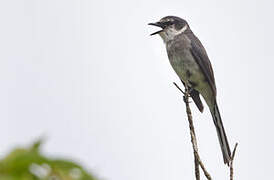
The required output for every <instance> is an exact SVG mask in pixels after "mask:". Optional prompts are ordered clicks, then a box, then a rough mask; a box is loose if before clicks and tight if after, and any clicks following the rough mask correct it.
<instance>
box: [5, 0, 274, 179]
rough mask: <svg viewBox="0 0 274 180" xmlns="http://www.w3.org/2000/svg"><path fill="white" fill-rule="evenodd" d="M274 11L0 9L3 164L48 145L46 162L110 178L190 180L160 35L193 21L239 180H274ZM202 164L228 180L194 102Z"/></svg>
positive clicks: (60, 1)
mask: <svg viewBox="0 0 274 180" xmlns="http://www.w3.org/2000/svg"><path fill="white" fill-rule="evenodd" d="M273 5H274V4H273V1H270V0H262V1H260V2H258V1H255V0H242V1H238V0H230V1H218V0H208V1H204V0H197V1H184V0H177V1H159V0H151V1H146V0H135V1H130V0H116V1H107V0H101V1H90V0H80V1H79V0H47V1H42V0H9V1H0V23H1V28H0V49H1V53H0V59H1V61H0V82H1V88H0V121H1V126H0V142H1V148H0V157H3V156H4V155H5V154H6V153H7V152H9V150H11V149H12V148H13V147H15V146H16V145H26V144H29V143H31V142H32V141H33V140H35V139H36V138H38V137H40V136H45V137H47V141H46V143H45V145H44V152H45V154H47V155H51V156H53V157H57V156H62V157H69V158H72V159H74V160H76V161H78V162H80V163H82V164H84V165H85V166H86V167H87V168H88V169H90V170H92V171H93V172H94V173H95V174H97V175H98V176H99V177H100V178H102V179H104V180H156V179H157V180H178V179H187V180H188V179H194V173H193V171H194V170H193V154H192V148H191V143H190V137H189V129H188V123H187V119H186V113H185V107H184V103H183V101H182V96H181V94H180V93H179V92H178V90H177V89H176V88H175V87H174V86H173V84H172V82H173V81H175V82H178V83H179V79H178V78H177V76H176V74H175V73H174V72H173V70H172V68H171V66H170V64H169V62H168V58H167V55H166V50H165V46H164V44H163V42H162V40H161V39H160V37H156V36H155V37H150V36H149V34H150V33H152V32H154V31H155V30H157V28H154V27H151V26H147V24H148V23H149V22H154V21H157V20H159V19H160V18H162V17H164V16H167V15H176V16H179V17H182V18H184V19H186V20H187V21H188V23H189V24H190V27H191V28H192V30H193V32H194V33H195V34H196V35H197V36H198V37H199V39H200V40H201V41H202V43H203V45H204V46H205V48H206V50H207V52H208V54H209V57H210V60H211V63H212V65H213V69H214V71H215V78H216V84H217V92H218V93H217V99H218V104H219V108H220V111H221V113H222V118H223V121H224V125H225V128H226V132H227V135H228V139H229V141H230V146H231V147H233V146H234V144H235V142H239V147H238V152H237V154H236V158H235V164H234V166H235V179H249V180H257V179H271V178H272V176H273V175H272V174H273V173H272V169H273V168H272V162H273V161H274V154H273V152H274V143H273V139H272V138H273V137H274V131H273V126H274V123H273V121H272V120H273V112H274V111H273V103H272V100H273V93H272V92H273V91H274V86H273V76H274V71H273V66H274V63H273V59H274V54H272V52H273V42H274V35H273V32H274V21H273V16H274V12H273ZM192 111H193V116H194V117H193V118H194V123H195V127H196V134H197V136H198V145H199V148H200V149H199V150H200V155H201V157H202V159H203V161H204V163H205V164H206V166H207V168H208V171H209V172H210V173H211V175H212V177H213V179H228V173H229V171H228V168H227V167H226V166H225V165H224V164H223V160H222V155H221V150H220V147H219V143H218V140H217V135H216V132H215V127H214V124H213V122H212V119H211V116H210V114H209V110H208V109H207V108H206V109H205V112H204V113H203V114H200V113H199V112H198V110H197V108H196V107H195V106H193V104H192Z"/></svg>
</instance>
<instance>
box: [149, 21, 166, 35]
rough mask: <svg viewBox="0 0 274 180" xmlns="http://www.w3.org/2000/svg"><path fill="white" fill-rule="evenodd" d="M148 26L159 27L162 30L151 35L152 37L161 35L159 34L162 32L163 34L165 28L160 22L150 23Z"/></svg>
mask: <svg viewBox="0 0 274 180" xmlns="http://www.w3.org/2000/svg"><path fill="white" fill-rule="evenodd" d="M148 25H152V26H157V27H160V28H162V30H160V31H156V32H154V33H152V34H150V35H151V36H153V35H155V34H159V33H160V32H162V31H163V29H164V28H165V26H164V25H163V24H162V23H160V22H156V23H149V24H148Z"/></svg>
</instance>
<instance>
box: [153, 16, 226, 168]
mask: <svg viewBox="0 0 274 180" xmlns="http://www.w3.org/2000/svg"><path fill="white" fill-rule="evenodd" d="M148 25H152V26H157V27H160V28H161V29H160V30H159V31H157V32H154V33H152V34H151V35H156V34H158V35H160V37H161V38H162V40H163V41H164V44H165V46H166V50H167V55H168V59H169V62H170V64H171V66H172V68H173V69H174V71H175V73H176V74H177V75H178V77H179V78H180V80H181V81H182V83H183V84H184V86H185V87H187V88H188V89H189V92H190V93H189V94H190V96H191V98H192V99H193V101H194V103H195V104H196V106H197V108H198V109H199V111H200V112H201V113H202V112H203V110H204V106H203V103H202V101H201V98H200V95H201V96H202V97H203V98H204V100H205V102H206V104H207V106H208V108H209V110H210V113H211V115H212V119H213V122H214V125H215V127H216V131H217V135H218V140H219V143H220V146H221V150H222V155H223V160H224V164H226V165H228V166H229V163H230V161H231V151H230V147H229V142H228V139H227V136H226V133H225V129H224V125H223V122H222V118H221V114H220V111H219V108H218V105H217V99H216V93H217V91H216V84H215V78H214V73H213V69H212V65H211V62H210V60H209V57H208V55H207V52H206V50H205V48H204V47H203V45H202V43H201V42H200V40H199V39H198V38H197V37H196V36H195V34H194V33H193V32H192V30H191V29H190V26H189V24H188V23H187V21H186V20H184V19H182V18H180V17H176V16H166V17H163V18H162V19H160V21H158V22H156V23H149V24H148Z"/></svg>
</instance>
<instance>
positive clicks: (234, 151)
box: [229, 143, 238, 180]
mask: <svg viewBox="0 0 274 180" xmlns="http://www.w3.org/2000/svg"><path fill="white" fill-rule="evenodd" d="M237 147H238V143H236V144H235V146H234V150H233V153H232V156H231V161H230V165H229V168H230V180H233V174H234V169H233V160H234V157H235V154H236V150H237Z"/></svg>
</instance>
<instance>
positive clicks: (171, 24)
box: [148, 16, 189, 42]
mask: <svg viewBox="0 0 274 180" xmlns="http://www.w3.org/2000/svg"><path fill="white" fill-rule="evenodd" d="M148 25H152V26H157V27H160V28H162V29H161V30H160V31H157V32H154V33H152V34H151V36H152V35H155V34H159V35H160V36H161V37H162V39H163V40H164V41H165V42H167V41H169V40H173V39H174V37H175V36H177V35H179V34H182V33H185V32H187V31H188V30H189V26H188V24H187V22H186V21H185V20H184V19H181V18H179V17H176V16H166V17H164V18H162V19H161V20H160V21H158V22H156V23H149V24H148Z"/></svg>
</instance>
